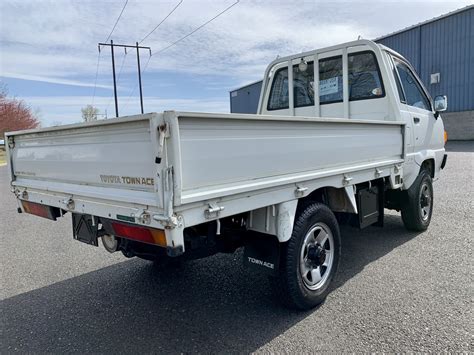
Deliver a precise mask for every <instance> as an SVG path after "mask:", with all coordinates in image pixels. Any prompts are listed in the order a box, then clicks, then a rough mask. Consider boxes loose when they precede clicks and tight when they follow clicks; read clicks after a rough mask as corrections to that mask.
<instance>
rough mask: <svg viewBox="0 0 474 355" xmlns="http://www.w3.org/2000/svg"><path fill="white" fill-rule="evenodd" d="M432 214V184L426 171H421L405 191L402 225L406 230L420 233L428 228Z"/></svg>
mask: <svg viewBox="0 0 474 355" xmlns="http://www.w3.org/2000/svg"><path fill="white" fill-rule="evenodd" d="M432 213H433V183H432V180H431V176H430V174H429V172H428V171H426V170H422V171H421V172H420V174H419V175H418V177H417V178H416V180H415V182H414V183H413V185H412V186H410V188H409V189H408V190H407V197H406V201H405V202H404V203H403V206H402V220H403V224H404V225H405V227H406V228H407V229H408V230H411V231H417V232H421V231H424V230H426V229H427V228H428V226H429V225H430V222H431V215H432Z"/></svg>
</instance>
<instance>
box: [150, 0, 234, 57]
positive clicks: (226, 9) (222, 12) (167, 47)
mask: <svg viewBox="0 0 474 355" xmlns="http://www.w3.org/2000/svg"><path fill="white" fill-rule="evenodd" d="M239 1H240V0H237V1H236V2H234V3H233V4H232V5H230V6H228V7H227V8H225V9H224V10H223V11H221V12H219V13H218V14H217V15H216V16H214V17H213V18H211V19H210V20H207V21H206V22H204V23H203V24H202V25H201V26H199V27H198V28H196V29H194V30H193V31H191V32H189V33H188V34H187V35H186V36H184V37H181V38H180V39H178V40H177V41H174V42H173V43H171V44H170V45H169V46H166V47H164V48H162V49H160V50H158V51H157V52H155V53H153V54H159V53H162V52H164V51H166V50H167V49H169V48H171V47H173V46H174V45H176V44H178V43H179V42H181V41H182V40H184V39H186V38H188V37H189V36H191V35H192V34H194V33H196V32H197V31H199V30H200V29H201V28H203V27H204V26H206V25H207V24H209V23H210V22H212V21H214V20H215V19H216V18H218V17H219V16H221V15H223V14H224V13H225V12H227V11H229V10H230V9H231V8H232V7H234V6H235V5H237V4H238V3H239Z"/></svg>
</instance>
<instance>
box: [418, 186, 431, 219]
mask: <svg viewBox="0 0 474 355" xmlns="http://www.w3.org/2000/svg"><path fill="white" fill-rule="evenodd" d="M431 205H432V198H431V190H430V188H429V186H428V185H427V184H423V185H422V186H421V189H420V217H421V219H422V220H423V221H426V220H427V219H428V218H429V216H430V212H431Z"/></svg>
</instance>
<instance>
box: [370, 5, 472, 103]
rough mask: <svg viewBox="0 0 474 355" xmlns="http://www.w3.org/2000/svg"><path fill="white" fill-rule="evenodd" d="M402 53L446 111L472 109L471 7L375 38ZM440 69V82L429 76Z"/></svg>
mask: <svg viewBox="0 0 474 355" xmlns="http://www.w3.org/2000/svg"><path fill="white" fill-rule="evenodd" d="M377 42H379V43H382V44H384V45H386V46H388V47H390V48H392V49H394V50H396V51H397V52H399V53H400V54H402V55H403V56H404V57H406V58H407V59H408V60H409V61H410V62H411V63H412V65H413V66H414V67H415V69H416V70H417V72H418V74H419V76H420V77H421V79H422V80H423V82H424V84H425V86H426V87H427V88H428V90H429V91H430V93H431V95H432V96H433V97H434V96H436V95H447V96H448V111H450V112H458V111H469V110H474V8H472V7H471V8H468V9H466V10H464V11H461V12H458V13H455V14H453V15H451V16H447V17H443V18H441V19H439V20H435V21H433V22H428V23H425V24H422V25H420V26H417V27H414V28H412V29H409V30H407V31H404V32H400V33H396V34H394V35H392V36H388V37H385V38H382V39H379V40H377ZM434 73H440V82H439V83H437V84H430V76H431V74H434Z"/></svg>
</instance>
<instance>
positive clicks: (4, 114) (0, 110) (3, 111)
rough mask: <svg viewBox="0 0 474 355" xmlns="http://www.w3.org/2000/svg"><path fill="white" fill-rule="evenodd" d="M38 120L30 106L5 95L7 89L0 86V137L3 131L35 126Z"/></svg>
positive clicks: (38, 122) (37, 124)
mask: <svg viewBox="0 0 474 355" xmlns="http://www.w3.org/2000/svg"><path fill="white" fill-rule="evenodd" d="M39 125H40V121H39V120H38V118H37V117H36V116H35V114H34V113H33V111H32V109H31V107H30V106H29V105H28V104H26V103H25V102H24V101H23V100H20V99H17V98H9V97H7V90H6V89H5V88H4V87H3V88H0V138H3V136H4V134H5V132H11V131H19V130H22V129H30V128H37V127H38V126H39Z"/></svg>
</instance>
